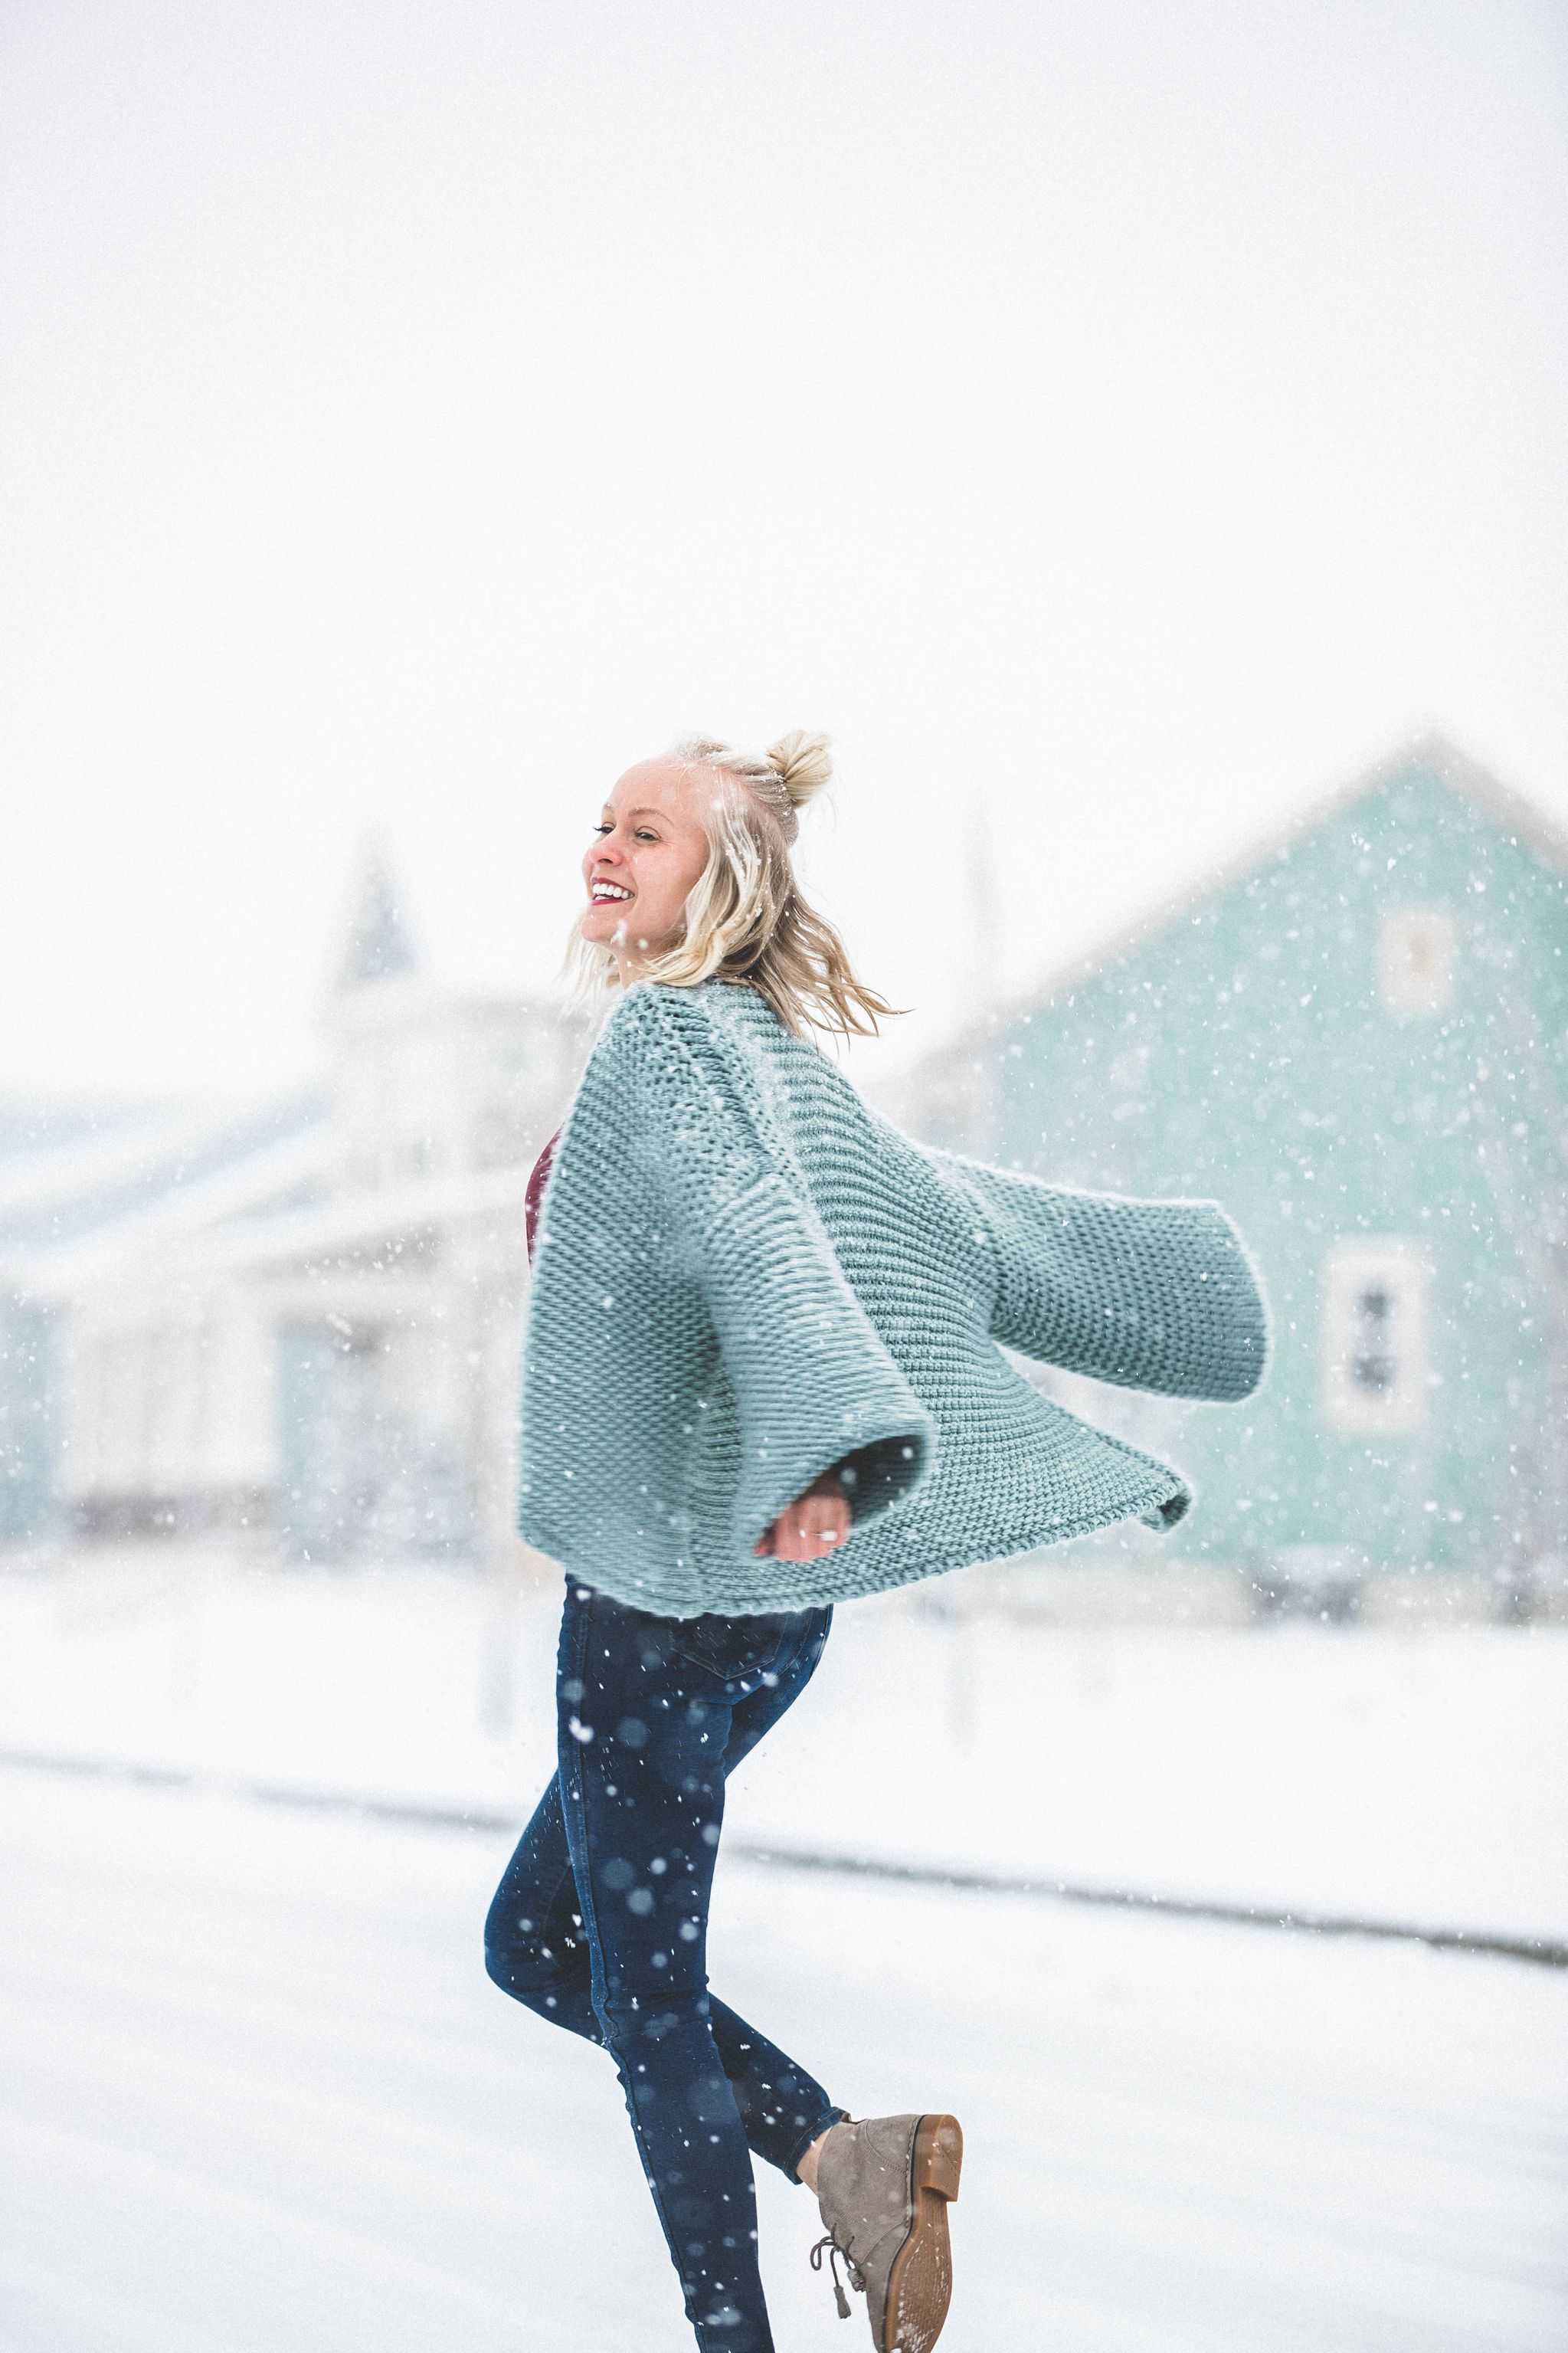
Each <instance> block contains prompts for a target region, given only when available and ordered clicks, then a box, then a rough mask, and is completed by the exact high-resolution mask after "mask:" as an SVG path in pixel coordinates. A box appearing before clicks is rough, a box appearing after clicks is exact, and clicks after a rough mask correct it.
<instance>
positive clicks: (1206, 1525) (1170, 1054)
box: [900, 735, 1568, 1584]
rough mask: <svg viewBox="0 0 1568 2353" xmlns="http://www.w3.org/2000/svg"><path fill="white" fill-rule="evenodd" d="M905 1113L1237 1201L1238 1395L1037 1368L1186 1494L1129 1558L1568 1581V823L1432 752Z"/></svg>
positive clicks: (939, 1068)
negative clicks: (1249, 1317)
mask: <svg viewBox="0 0 1568 2353" xmlns="http://www.w3.org/2000/svg"><path fill="white" fill-rule="evenodd" d="M900 1116H901V1118H902V1120H903V1123H904V1124H906V1125H908V1126H909V1127H910V1129H911V1130H912V1131H913V1132H915V1133H917V1134H921V1135H923V1136H924V1137H925V1138H926V1140H928V1141H930V1142H932V1143H938V1144H946V1145H951V1146H952V1147H954V1148H957V1149H960V1150H965V1151H971V1152H977V1153H980V1154H982V1155H984V1157H986V1158H988V1159H992V1160H995V1161H998V1162H1001V1163H1003V1164H1005V1165H1007V1166H1016V1167H1020V1168H1027V1169H1034V1170H1036V1171H1037V1172H1038V1173H1039V1174H1040V1175H1042V1176H1048V1177H1050V1178H1052V1179H1053V1180H1054V1181H1057V1182H1060V1183H1068V1184H1076V1185H1082V1186H1086V1187H1094V1188H1100V1189H1107V1190H1112V1191H1117V1192H1127V1193H1140V1194H1156V1195H1162V1194H1163V1195H1173V1196H1187V1197H1194V1198H1198V1197H1201V1198H1215V1199H1217V1200H1219V1201H1221V1202H1223V1203H1224V1205H1225V1207H1226V1208H1227V1209H1229V1210H1230V1211H1231V1212H1232V1213H1233V1215H1234V1216H1235V1217H1236V1219H1237V1222H1238V1224H1239V1225H1240V1227H1241V1229H1242V1230H1243V1232H1244V1233H1245V1234H1246V1236H1247V1240H1248V1241H1249V1243H1250V1244H1251V1246H1252V1247H1253V1249H1254V1250H1255V1252H1256V1255H1257V1258H1258V1262H1259V1264H1260V1267H1261V1269H1262V1271H1263V1275H1264V1279H1265V1282H1266V1284H1267V1287H1268V1293H1269V1297H1270V1301H1271V1303H1272V1307H1273V1311H1274V1318H1275V1326H1276V1356H1275V1361H1274V1364H1273V1366H1272V1369H1271V1372H1270V1375H1269V1377H1268V1380H1267V1381H1266V1382H1265V1384H1264V1386H1263V1388H1261V1389H1259V1391H1258V1393H1257V1395H1256V1396H1255V1397H1254V1398H1250V1399H1248V1400H1247V1401H1246V1402H1245V1403H1244V1404H1242V1405H1240V1406H1237V1407H1231V1408H1225V1409H1221V1408H1216V1407H1214V1406H1204V1405H1197V1406H1194V1405H1191V1404H1186V1403H1183V1402H1180V1401H1173V1400H1167V1399H1160V1398H1141V1397H1138V1396H1136V1395H1134V1394H1132V1393H1131V1392H1127V1391H1119V1390H1115V1389H1112V1388H1107V1387H1105V1386H1104V1385H1102V1384H1097V1383H1089V1382H1082V1381H1077V1380H1074V1379H1071V1378H1069V1377H1066V1376H1060V1375H1058V1374H1056V1373H1055V1372H1054V1371H1050V1370H1046V1371H1043V1372H1042V1371H1040V1370H1039V1369H1038V1368H1035V1367H1027V1366H1026V1367H1025V1369H1026V1370H1029V1371H1030V1372H1031V1377H1036V1378H1037V1379H1038V1380H1039V1381H1040V1385H1041V1386H1042V1387H1043V1388H1047V1389H1048V1390H1049V1391H1050V1392H1051V1393H1052V1394H1053V1395H1056V1396H1058V1397H1060V1398H1061V1399H1062V1401H1063V1402H1064V1403H1067V1404H1069V1405H1072V1406H1074V1407H1075V1408H1076V1409H1079V1410H1082V1411H1084V1412H1085V1413H1087V1414H1088V1415H1089V1418H1091V1419H1097V1420H1099V1421H1100V1422H1101V1423H1102V1424H1104V1425H1106V1426H1108V1427H1110V1428H1114V1429H1117V1430H1121V1432H1122V1433H1123V1434H1124V1435H1126V1436H1128V1437H1131V1438H1132V1439H1133V1440H1136V1441H1138V1442H1141V1443H1145V1444H1147V1445H1149V1446H1150V1447H1151V1448H1152V1449H1153V1450H1154V1451H1160V1450H1161V1449H1162V1448H1164V1449H1168V1451H1169V1454H1170V1457H1171V1459H1172V1460H1173V1461H1176V1462H1177V1463H1179V1464H1180V1465H1181V1466H1182V1468H1183V1469H1184V1470H1185V1471H1186V1472H1188V1473H1189V1474H1190V1475H1191V1476H1192V1478H1193V1480H1194V1486H1195V1489H1196V1501H1195V1504H1194V1510H1193V1511H1192V1512H1191V1513H1190V1514H1188V1516H1187V1518H1186V1520H1185V1521H1184V1523H1182V1524H1181V1525H1179V1526H1178V1527H1177V1528H1175V1529H1174V1530H1173V1531H1171V1532H1170V1533H1169V1534H1168V1535H1154V1534H1152V1532H1144V1531H1142V1530H1133V1531H1131V1532H1119V1540H1120V1543H1121V1546H1122V1547H1123V1548H1124V1549H1126V1548H1130V1547H1136V1548H1138V1549H1139V1551H1140V1552H1141V1553H1142V1551H1145V1550H1149V1551H1150V1553H1151V1556H1152V1557H1153V1556H1157V1557H1158V1558H1160V1559H1162V1560H1174V1559H1176V1558H1178V1557H1180V1556H1186V1557H1188V1558H1192V1557H1193V1556H1200V1557H1204V1558H1205V1559H1207V1560H1210V1561H1213V1562H1216V1563H1217V1562H1225V1563H1234V1564H1235V1565H1236V1566H1237V1567H1239V1568H1241V1569H1243V1570H1245V1571H1247V1572H1248V1573H1249V1574H1251V1575H1253V1576H1255V1577H1263V1576H1267V1575H1268V1573H1270V1572H1269V1564H1271V1563H1274V1562H1276V1561H1278V1560H1279V1558H1280V1557H1281V1556H1285V1555H1287V1554H1289V1552H1290V1551H1291V1550H1292V1548H1294V1547H1300V1546H1310V1547H1317V1546H1326V1547H1332V1548H1336V1549H1337V1550H1338V1551H1340V1552H1341V1553H1342V1554H1343V1555H1346V1556H1350V1557H1351V1558H1352V1559H1353V1561H1354V1562H1355V1563H1356V1564H1357V1565H1358V1567H1359V1570H1360V1572H1361V1573H1362V1574H1363V1575H1372V1574H1384V1573H1390V1572H1404V1573H1409V1574H1415V1575H1418V1576H1426V1575H1431V1576H1440V1575H1442V1574H1444V1573H1445V1572H1450V1571H1455V1570H1464V1571H1468V1572H1470V1573H1472V1574H1479V1575H1480V1576H1482V1577H1487V1578H1490V1579H1495V1580H1497V1581H1498V1582H1499V1583H1500V1584H1502V1583H1507V1582H1509V1581H1510V1580H1516V1579H1519V1578H1521V1577H1522V1578H1524V1579H1525V1580H1527V1581H1528V1580H1529V1579H1530V1578H1531V1577H1532V1576H1536V1575H1538V1574H1540V1573H1542V1571H1547V1572H1549V1573H1552V1574H1555V1575H1557V1576H1560V1575H1561V1570H1562V1565H1563V1555H1564V1553H1565V1552H1568V1535H1565V1534H1564V1530H1565V1526H1568V833H1565V832H1564V831H1563V829H1561V828H1559V827H1558V826H1556V825H1555V824H1554V823H1552V821H1550V820H1549V819H1548V818H1546V817H1545V816H1544V815H1543V814H1542V811H1541V810H1540V809H1539V808H1537V807H1534V806H1533V805H1531V803H1530V802H1529V801H1527V800H1525V799H1524V798H1522V797H1520V796H1519V795H1518V794H1517V793H1515V792H1513V791H1511V790H1510V789H1508V788H1506V787H1505V786H1502V785H1501V784H1500V783H1499V782H1498V781H1497V780H1496V779H1495V778H1494V777H1492V776H1489V775H1488V774H1487V773H1486V772H1485V771H1484V770H1483V769H1482V768H1480V767H1479V765H1477V764H1476V763H1475V762H1474V761H1472V760H1470V759H1468V758H1467V757H1465V756H1464V755H1463V754H1461V753H1460V752H1458V750H1457V749H1456V748H1455V747H1454V746H1453V745H1451V744H1448V743H1447V742H1446V741H1445V740H1444V739H1443V738H1441V737H1439V736H1436V735H1423V736H1422V737H1420V738H1419V739H1417V740H1415V742H1413V743H1410V744H1406V745H1405V747H1403V748H1402V749H1401V750H1399V751H1398V752H1397V753H1395V754H1394V755H1393V756H1392V757H1390V758H1388V759H1386V760H1385V761H1384V762H1382V763H1380V764H1379V765H1377V766H1376V767H1375V768H1374V769H1373V770H1372V771H1371V772H1370V773H1367V774H1364V775H1362V776H1357V777H1356V778H1354V779H1353V780H1352V782H1351V783H1349V784H1348V785H1346V786H1343V787H1342V788H1340V789H1338V790H1336V791H1334V792H1332V793H1331V794H1330V795H1328V796H1326V797H1323V798H1322V799H1321V800H1319V801H1317V802H1315V803H1313V804H1312V805H1310V807H1306V808H1305V809H1304V810H1302V811H1300V812H1299V813H1298V814H1297V815H1296V816H1295V817H1293V818H1291V819H1290V821H1289V823H1288V824H1286V825H1284V826H1283V827H1280V828H1278V829H1277V830H1275V831H1273V832H1271V833H1269V834H1268V835H1267V836H1265V837H1262V838H1259V839H1256V840H1255V841H1253V842H1252V843H1250V844H1249V845H1247V847H1246V848H1245V849H1243V850H1242V851H1241V852H1240V854H1238V855H1237V856H1235V857H1234V858H1232V859H1231V860H1229V861H1227V862H1226V864H1225V865H1223V866H1222V867H1220V868H1218V869H1217V870H1215V871H1213V872H1211V873H1209V874H1208V875H1207V876H1206V877H1205V878H1204V879H1203V880H1202V881H1200V882H1199V883H1198V884H1197V885H1196V886H1195V887H1194V888H1191V889H1188V890H1186V891H1184V892H1183V893H1182V894H1181V895H1180V896H1179V897H1175V898H1173V899H1172V900H1170V901H1169V902H1166V903H1165V904H1163V905H1162V906H1160V907H1159V908H1157V909H1155V910H1154V911H1153V912H1152V913H1149V914H1147V915H1145V916H1144V917H1142V919H1141V920H1139V921H1138V922H1136V923H1133V924H1131V925H1129V926H1128V927H1127V928H1126V929H1125V930H1124V931H1123V932H1122V933H1121V934H1120V935H1119V936H1117V937H1115V938H1112V939H1110V940H1108V941H1107V942H1105V943H1104V944H1103V945H1102V946H1100V948H1099V949H1097V950H1096V951H1095V952H1094V953H1093V954H1091V955H1087V956H1083V957H1080V958H1079V960H1077V961H1076V962H1075V963H1074V964H1072V965H1070V966H1067V967H1064V968H1062V969H1059V970H1058V971H1057V972H1055V973H1054V974H1048V975H1047V976H1046V977H1045V978H1044V979H1043V980H1042V981H1041V982H1040V983H1039V984H1037V987H1035V988H1033V989H1032V990H1031V991H1030V992H1029V994H1028V996H1027V997H1026V1000H1024V1001H1020V1002H1016V1003H1014V1004H1011V1005H1008V1006H1005V1007H1003V1008H997V1009H995V1010H994V1011H993V1012H992V1013H991V1014H989V1015H987V1016H986V1017H985V1018H984V1020H982V1021H980V1022H978V1023H977V1024H975V1025H974V1026H973V1027H972V1028H971V1029H969V1030H968V1031H967V1032H966V1033H965V1034H963V1035H961V1036H960V1037H958V1038H957V1039H955V1040H953V1041H952V1043H951V1044H950V1045H949V1046H947V1047H945V1048H944V1049H943V1050H942V1052H941V1053H940V1054H939V1055H937V1056H935V1057H932V1058H930V1059H928V1060H927V1061H925V1062H924V1063H923V1064H922V1065H921V1067H920V1068H919V1070H918V1071H916V1072H915V1073H914V1075H913V1077H912V1079H911V1080H908V1081H906V1082H905V1091H904V1092H903V1094H902V1096H901V1099H900ZM1085 1541H1086V1542H1088V1541H1090V1540H1085ZM1060 1549H1062V1550H1063V1551H1064V1552H1065V1551H1068V1550H1071V1549H1073V1548H1072V1547H1062V1548H1060Z"/></svg>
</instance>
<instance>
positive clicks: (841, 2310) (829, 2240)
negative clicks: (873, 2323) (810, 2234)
mask: <svg viewBox="0 0 1568 2353" xmlns="http://www.w3.org/2000/svg"><path fill="white" fill-rule="evenodd" d="M824 2247H826V2248H829V2249H830V2250H831V2252H830V2253H829V2255H828V2258H827V2264H828V2269H829V2271H830V2272H831V2273H832V2274H833V2298H834V2302H835V2303H836V2304H837V2306H838V2317H839V2319H840V2320H847V2319H848V2317H849V2298H848V2297H847V2295H845V2293H844V2284H843V2282H842V2281H841V2280H840V2278H839V2276H838V2258H839V2256H840V2255H842V2256H843V2258H844V2268H845V2270H846V2271H847V2273H848V2274H849V2284H850V2285H851V2287H853V2288H855V2289H856V2290H857V2291H858V2293H859V2294H861V2295H864V2294H865V2290H866V2274H865V2273H864V2272H863V2271H862V2270H861V2268H860V2266H859V2264H858V2263H857V2262H856V2260H855V2258H854V2256H853V2255H852V2254H851V2253H850V2252H849V2250H848V2248H847V2247H846V2246H843V2245H841V2244H840V2242H839V2241H838V2240H837V2239H836V2238H835V2237H834V2235H833V2233H832V2232H831V2231H825V2232H823V2234H822V2236H821V2238H820V2239H818V2241H817V2242H816V2246H814V2247H813V2249H812V2251H811V2268H812V2270H813V2271H814V2272H819V2271H820V2270H821V2269H822V2250H823V2249H824Z"/></svg>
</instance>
